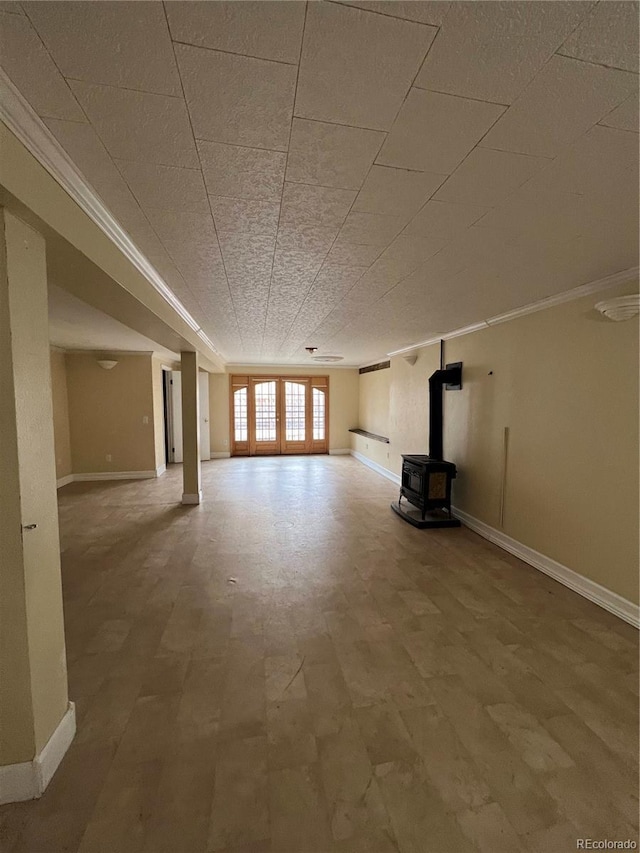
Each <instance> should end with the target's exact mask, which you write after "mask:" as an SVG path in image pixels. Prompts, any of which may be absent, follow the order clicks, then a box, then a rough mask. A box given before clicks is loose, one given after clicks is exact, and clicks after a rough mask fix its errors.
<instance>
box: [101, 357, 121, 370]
mask: <svg viewBox="0 0 640 853" xmlns="http://www.w3.org/2000/svg"><path fill="white" fill-rule="evenodd" d="M117 363H118V362H117V361H112V360H111V359H108V358H99V359H98V364H99V365H100V367H101V368H102V369H103V370H113V368H114V367H115V366H116V364H117Z"/></svg>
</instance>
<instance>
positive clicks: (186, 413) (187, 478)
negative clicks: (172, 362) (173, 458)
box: [180, 352, 202, 504]
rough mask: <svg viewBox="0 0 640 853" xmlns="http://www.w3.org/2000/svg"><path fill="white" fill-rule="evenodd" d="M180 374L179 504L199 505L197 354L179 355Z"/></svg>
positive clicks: (200, 496) (186, 353)
mask: <svg viewBox="0 0 640 853" xmlns="http://www.w3.org/2000/svg"><path fill="white" fill-rule="evenodd" d="M180 361H181V365H182V366H181V373H182V482H183V491H182V503H183V504H199V503H200V502H201V501H202V488H201V485H202V484H201V480H200V403H199V395H198V353H197V352H183V353H181V357H180Z"/></svg>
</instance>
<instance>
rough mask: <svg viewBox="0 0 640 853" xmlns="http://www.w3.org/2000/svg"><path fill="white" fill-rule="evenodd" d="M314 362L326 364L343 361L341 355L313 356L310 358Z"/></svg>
mask: <svg viewBox="0 0 640 853" xmlns="http://www.w3.org/2000/svg"><path fill="white" fill-rule="evenodd" d="M311 357H312V358H313V360H314V361H323V362H326V363H327V364H329V363H331V362H333V361H342V360H343V359H344V356H343V355H314V356H311Z"/></svg>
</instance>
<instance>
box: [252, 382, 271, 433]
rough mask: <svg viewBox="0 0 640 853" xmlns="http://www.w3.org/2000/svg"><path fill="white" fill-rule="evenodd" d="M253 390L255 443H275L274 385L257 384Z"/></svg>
mask: <svg viewBox="0 0 640 853" xmlns="http://www.w3.org/2000/svg"><path fill="white" fill-rule="evenodd" d="M254 389H255V390H254V394H255V397H254V400H255V420H256V441H257V442H258V441H275V440H276V383H275V381H271V382H258V383H256V385H255V386H254Z"/></svg>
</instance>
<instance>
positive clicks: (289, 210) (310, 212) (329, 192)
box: [280, 182, 356, 229]
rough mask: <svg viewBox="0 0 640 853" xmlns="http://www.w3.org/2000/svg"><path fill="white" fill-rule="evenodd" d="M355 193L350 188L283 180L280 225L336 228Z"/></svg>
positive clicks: (284, 226)
mask: <svg viewBox="0 0 640 853" xmlns="http://www.w3.org/2000/svg"><path fill="white" fill-rule="evenodd" d="M355 197H356V193H355V191H354V190H344V189H337V188H334V187H318V186H311V185H309V184H292V183H289V182H285V185H284V193H283V195H282V216H281V219H280V224H281V227H282V228H284V229H288V228H291V227H297V226H300V225H310V226H313V227H318V228H339V227H340V226H341V225H342V223H343V222H344V219H345V216H346V215H347V213H348V212H349V209H350V208H351V205H352V204H353V200H354V199H355Z"/></svg>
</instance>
